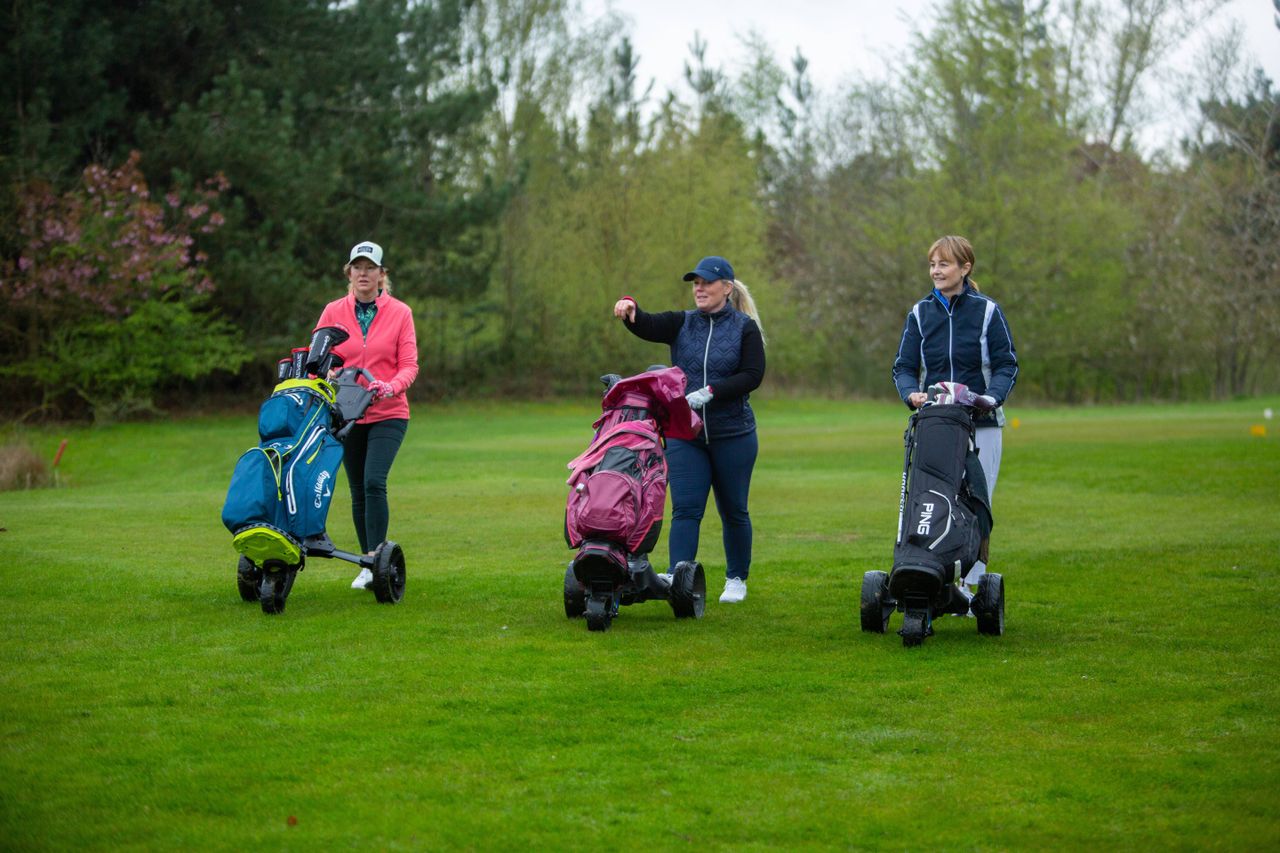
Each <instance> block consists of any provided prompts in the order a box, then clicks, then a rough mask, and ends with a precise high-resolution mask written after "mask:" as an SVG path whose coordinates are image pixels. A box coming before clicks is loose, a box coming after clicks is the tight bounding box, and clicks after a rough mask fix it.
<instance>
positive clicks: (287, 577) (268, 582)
mask: <svg viewBox="0 0 1280 853" xmlns="http://www.w3.org/2000/svg"><path fill="white" fill-rule="evenodd" d="M297 575H298V570H297V569H277V570H276V571H263V572H262V580H261V582H260V583H259V584H258V602H259V603H260V604H261V605H262V612H263V613H266V614H267V615H268V616H274V615H275V614H277V613H283V612H284V605H285V602H286V601H288V600H289V593H290V592H291V591H292V590H293V580H294V578H295V577H297Z"/></svg>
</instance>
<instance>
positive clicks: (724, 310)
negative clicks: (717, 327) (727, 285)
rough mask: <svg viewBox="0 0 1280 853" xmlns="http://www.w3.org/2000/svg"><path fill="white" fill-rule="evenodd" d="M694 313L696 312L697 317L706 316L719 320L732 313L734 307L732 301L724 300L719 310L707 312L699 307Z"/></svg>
mask: <svg viewBox="0 0 1280 853" xmlns="http://www.w3.org/2000/svg"><path fill="white" fill-rule="evenodd" d="M694 313H696V314H697V315H698V316H699V317H706V318H709V319H711V320H719V319H721V318H723V317H727V316H729V315H730V314H732V313H734V308H733V303H732V302H729V301H728V300H725V303H724V305H722V306H720V310H719V311H716V312H715V313H714V314H708V313H707V312H706V311H703V310H702V309H701V308H699V309H697V310H696V311H695V312H694Z"/></svg>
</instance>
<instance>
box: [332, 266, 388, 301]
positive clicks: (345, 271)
mask: <svg viewBox="0 0 1280 853" xmlns="http://www.w3.org/2000/svg"><path fill="white" fill-rule="evenodd" d="M357 260H359V259H357ZM378 269H380V270H382V282H381V283H380V284H379V285H378V287H379V289H381V290H383V291H385V292H387V293H390V292H391V273H390V272H389V271H388V270H387V268H386V267H378ZM342 274H343V275H345V276H346V277H347V295H348V296H350V295H351V294H353V293H355V291H356V289H355V287H353V286H352V284H351V264H345V265H343V267H342Z"/></svg>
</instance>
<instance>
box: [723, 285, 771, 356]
mask: <svg viewBox="0 0 1280 853" xmlns="http://www.w3.org/2000/svg"><path fill="white" fill-rule="evenodd" d="M729 304H730V305H732V306H733V307H734V310H735V311H741V312H742V313H743V314H746V315H747V316H748V317H750V318H751V319H752V320H755V321H756V325H757V326H758V327H759V328H760V342H761V343H764V344H767V343H769V339H768V338H766V337H765V336H764V324H763V323H761V322H760V312H759V310H757V309H756V301H755V300H754V299H752V298H751V291H750V290H747V286H746V285H745V284H743V283H742V282H740V281H738V280H737V279H736V278H735V279H734V280H733V289H732V290H730V291H729Z"/></svg>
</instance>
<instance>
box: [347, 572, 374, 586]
mask: <svg viewBox="0 0 1280 853" xmlns="http://www.w3.org/2000/svg"><path fill="white" fill-rule="evenodd" d="M371 586H373V572H371V571H369V570H368V569H361V570H360V574H358V575H356V579H355V580H353V581H352V582H351V588H352V589H368V588H369V587H371Z"/></svg>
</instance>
